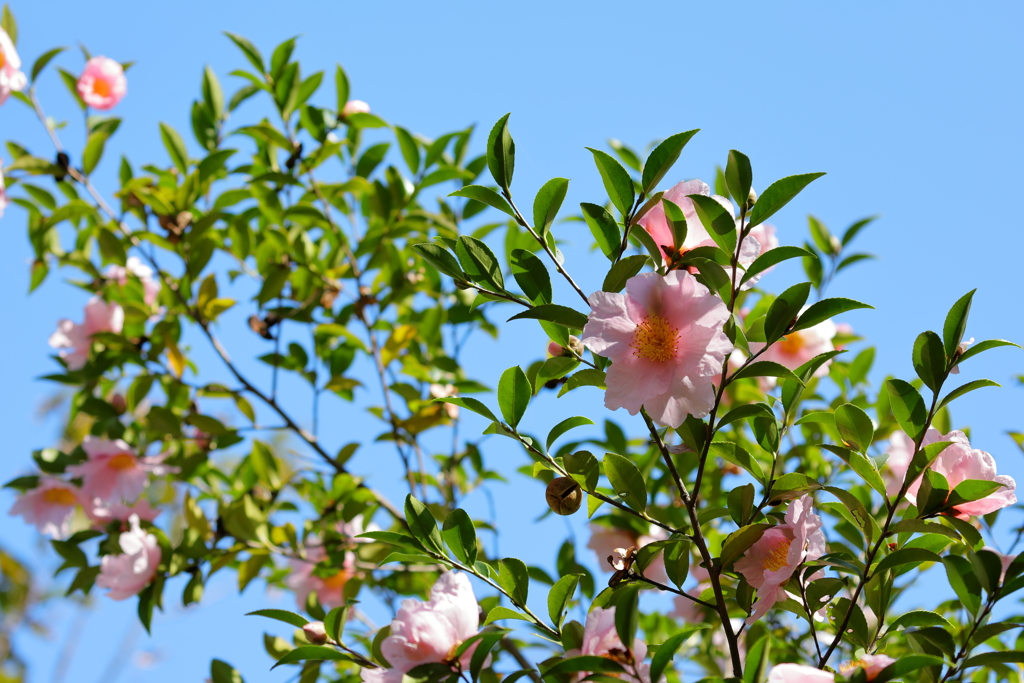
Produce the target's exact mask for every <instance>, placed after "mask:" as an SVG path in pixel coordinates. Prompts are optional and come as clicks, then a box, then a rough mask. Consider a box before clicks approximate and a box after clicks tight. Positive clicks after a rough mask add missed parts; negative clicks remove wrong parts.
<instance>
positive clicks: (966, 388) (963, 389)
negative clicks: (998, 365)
mask: <svg viewBox="0 0 1024 683" xmlns="http://www.w3.org/2000/svg"><path fill="white" fill-rule="evenodd" d="M998 386H1000V385H999V383H998V382H993V381H992V380H990V379H976V380H974V381H973V382H968V383H967V384H964V385H962V386H959V387H957V388H956V389H954V390H953V391H951V392H949V393H948V394H946V395H945V396H943V397H942V400H941V401H939V405H938V407H937V408H936V411H939V410H942V408H943V407H945V406H946V404H948V403H950V402H951V401H955V400H956V399H958V398H960V397H961V396H963V395H964V394H966V393H968V392H971V391H974V390H975V389H984V388H985V387H998Z"/></svg>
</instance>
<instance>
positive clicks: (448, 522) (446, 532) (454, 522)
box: [441, 508, 477, 566]
mask: <svg viewBox="0 0 1024 683" xmlns="http://www.w3.org/2000/svg"><path fill="white" fill-rule="evenodd" d="M441 536H442V537H443V538H444V542H445V543H446V544H447V545H448V547H449V548H450V549H451V551H452V554H453V555H455V557H456V559H458V560H459V562H462V563H463V564H468V565H469V566H473V565H475V564H476V554H477V543H476V527H474V526H473V520H472V519H470V517H469V515H468V514H466V511H465V510H463V509H462V508H456V509H454V510H452V511H451V512H450V513H448V516H447V517H445V520H444V526H442V527H441Z"/></svg>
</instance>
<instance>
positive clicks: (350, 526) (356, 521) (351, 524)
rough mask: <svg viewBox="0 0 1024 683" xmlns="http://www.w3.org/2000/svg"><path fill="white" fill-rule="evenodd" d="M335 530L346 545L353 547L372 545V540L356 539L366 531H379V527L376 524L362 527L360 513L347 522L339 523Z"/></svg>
mask: <svg viewBox="0 0 1024 683" xmlns="http://www.w3.org/2000/svg"><path fill="white" fill-rule="evenodd" d="M336 529H337V530H338V533H339V534H341V535H342V536H344V537H345V541H346V543H348V544H349V546H351V547H354V546H355V545H356V544H357V543H373V539H372V538H358V536H359V535H360V534H362V533H365V532H367V531H380V527H379V526H378V525H377V523H376V522H370V523H369V524H368V525H364V523H363V515H362V513H360V514H358V515H356V516H355V517H353V518H352V519H351V520H350V521H348V522H339V523H338V525H337V526H336Z"/></svg>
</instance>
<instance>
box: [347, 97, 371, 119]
mask: <svg viewBox="0 0 1024 683" xmlns="http://www.w3.org/2000/svg"><path fill="white" fill-rule="evenodd" d="M369 113H370V105H368V104H367V103H366V102H363V101H362V100H349V101H348V102H346V103H345V106H344V107H342V109H341V117H342V118H345V117H348V116H352V114H369Z"/></svg>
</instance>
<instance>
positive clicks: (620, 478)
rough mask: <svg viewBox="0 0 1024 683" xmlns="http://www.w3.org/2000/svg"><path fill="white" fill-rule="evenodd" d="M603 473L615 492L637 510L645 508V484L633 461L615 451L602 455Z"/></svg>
mask: <svg viewBox="0 0 1024 683" xmlns="http://www.w3.org/2000/svg"><path fill="white" fill-rule="evenodd" d="M603 462H604V474H605V476H606V477H608V481H609V482H610V483H611V485H612V488H613V489H614V490H615V493H616V494H617V495H618V496H619V497H620V498H621V499H622V500H623V502H625V503H626V505H628V506H629V507H631V508H633V509H634V510H636V511H637V512H645V511H646V510H647V484H646V483H645V482H644V476H643V475H642V474H641V473H640V470H639V469H638V468H637V466H636V465H634V464H633V462H632V461H631V460H629V459H627V458H624V457H622V456H621V455H616V454H615V453H606V454H605V456H604V461H603Z"/></svg>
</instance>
